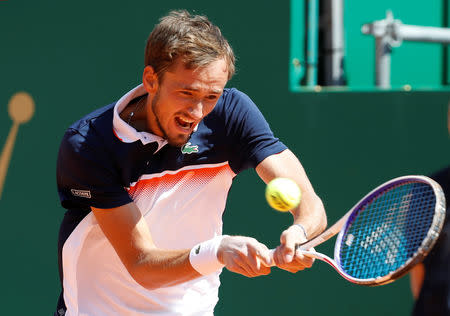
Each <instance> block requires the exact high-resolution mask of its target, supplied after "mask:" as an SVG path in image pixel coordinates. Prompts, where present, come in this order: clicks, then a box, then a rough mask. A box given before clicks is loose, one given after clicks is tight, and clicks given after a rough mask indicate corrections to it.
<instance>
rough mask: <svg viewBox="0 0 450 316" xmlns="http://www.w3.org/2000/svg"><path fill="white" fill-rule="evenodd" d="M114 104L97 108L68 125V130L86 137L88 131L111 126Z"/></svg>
mask: <svg viewBox="0 0 450 316" xmlns="http://www.w3.org/2000/svg"><path fill="white" fill-rule="evenodd" d="M115 104H116V103H115V102H114V103H111V104H108V105H105V106H103V107H101V108H98V109H96V110H94V111H92V112H90V113H89V114H87V115H85V116H83V117H82V118H81V119H79V120H78V121H76V122H74V123H73V124H72V125H70V127H69V129H71V130H76V131H77V132H78V133H80V134H82V135H84V136H87V133H88V131H89V130H90V129H92V128H95V129H103V128H107V127H108V126H112V122H113V111H114V106H115Z"/></svg>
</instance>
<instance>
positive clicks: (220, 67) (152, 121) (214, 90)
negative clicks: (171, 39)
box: [147, 59, 228, 147]
mask: <svg viewBox="0 0 450 316" xmlns="http://www.w3.org/2000/svg"><path fill="white" fill-rule="evenodd" d="M227 81H228V70H227V66H226V62H225V61H224V60H223V59H219V60H216V61H214V62H212V63H211V64H209V65H207V66H205V67H203V68H198V69H186V68H185V66H184V64H183V63H182V62H181V61H180V60H178V61H177V62H176V63H175V64H174V65H173V66H172V67H171V68H170V69H169V70H168V71H166V72H165V74H164V77H163V79H162V80H161V82H160V83H159V85H158V89H157V91H156V93H155V94H154V95H151V96H150V97H152V100H151V106H149V107H148V108H147V123H148V126H149V128H150V130H151V131H152V132H153V133H154V134H156V135H159V136H162V137H164V138H165V139H167V140H168V142H169V144H171V145H173V146H178V147H181V146H183V145H184V144H185V143H186V142H187V141H188V139H189V137H190V135H191V134H192V132H193V130H194V128H195V127H196V126H197V124H198V123H200V121H201V120H202V119H203V118H204V117H205V116H206V115H208V114H209V113H210V112H211V111H212V110H213V109H214V106H215V105H216V103H217V101H218V99H219V97H220V95H221V94H222V92H223V89H224V87H225V84H226V83H227Z"/></svg>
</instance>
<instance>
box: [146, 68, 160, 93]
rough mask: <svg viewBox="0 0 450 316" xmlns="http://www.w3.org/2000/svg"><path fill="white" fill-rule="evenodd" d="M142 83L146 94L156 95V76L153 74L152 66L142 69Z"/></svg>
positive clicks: (157, 83)
mask: <svg viewBox="0 0 450 316" xmlns="http://www.w3.org/2000/svg"><path fill="white" fill-rule="evenodd" d="M142 83H143V84H144V87H145V90H147V92H148V93H150V94H154V93H156V91H158V85H159V82H158V74H157V73H156V72H155V70H154V69H153V67H152V66H146V67H145V68H144V74H143V75H142Z"/></svg>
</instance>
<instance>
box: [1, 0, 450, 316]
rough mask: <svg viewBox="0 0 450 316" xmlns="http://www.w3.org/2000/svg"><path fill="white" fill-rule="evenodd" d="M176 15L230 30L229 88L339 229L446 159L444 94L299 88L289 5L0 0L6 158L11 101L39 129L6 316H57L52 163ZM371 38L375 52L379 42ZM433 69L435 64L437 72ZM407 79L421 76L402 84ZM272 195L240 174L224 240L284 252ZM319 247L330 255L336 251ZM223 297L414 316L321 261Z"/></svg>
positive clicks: (400, 290)
mask: <svg viewBox="0 0 450 316" xmlns="http://www.w3.org/2000/svg"><path fill="white" fill-rule="evenodd" d="M391 2H392V1H391ZM391 2H390V3H391ZM352 3H353V4H354V6H350V5H351V4H352ZM355 3H356V4H355ZM358 3H359V2H357V1H355V0H353V1H346V15H347V16H358V18H359V19H361V20H364V22H366V21H372V20H375V19H380V18H382V17H383V16H384V8H383V6H382V4H385V5H386V2H381V4H380V3H377V8H379V9H377V10H371V9H370V8H368V6H370V5H374V4H369V3H367V4H365V5H362V4H359V5H358ZM394 3H402V4H403V5H404V6H400V5H398V7H399V8H398V9H396V10H395V11H394V14H395V13H396V12H397V11H398V15H399V17H402V15H401V13H400V11H401V10H405V11H406V9H404V7H405V6H406V5H407V4H408V3H410V1H406V0H405V1H400V0H398V1H394ZM349 6H350V7H349ZM415 7H416V10H421V7H419V6H418V5H417V6H415ZM176 8H187V9H191V10H195V11H196V12H197V13H202V14H206V15H208V16H209V17H210V18H211V19H212V20H213V21H214V22H215V23H217V24H218V25H220V26H221V28H222V31H223V33H224V34H225V36H226V37H227V38H228V39H229V40H230V42H231V44H232V46H233V47H234V49H235V52H236V55H237V56H238V60H237V70H238V71H237V74H236V76H235V77H234V78H233V79H232V81H231V82H230V83H229V86H236V87H238V88H239V89H241V90H243V91H245V92H246V93H247V94H248V95H250V96H251V97H252V99H253V100H254V101H255V102H256V103H257V104H258V106H259V107H260V108H261V111H262V112H263V113H264V114H265V116H266V117H267V119H268V120H269V121H270V124H271V127H272V129H273V130H274V132H275V133H276V135H277V136H279V137H280V138H281V139H282V140H283V141H284V142H285V143H286V144H287V145H288V146H289V147H290V148H291V149H292V150H293V151H294V152H295V153H296V154H297V155H298V156H299V158H300V160H301V161H302V163H303V165H304V167H305V168H306V170H307V173H308V175H309V176H310V179H311V181H312V183H313V185H314V187H315V189H316V190H317V192H318V193H319V195H320V196H321V197H322V199H323V201H324V203H325V206H326V209H327V212H328V220H329V223H332V222H333V221H334V220H336V219H337V218H338V217H340V215H342V214H343V213H344V212H345V211H346V210H347V209H348V208H350V207H351V206H352V205H353V204H354V203H355V202H356V201H357V200H358V199H359V198H360V197H361V196H362V195H363V194H365V193H366V192H367V191H368V190H370V189H371V188H373V187H374V186H376V185H378V184H380V183H381V182H383V181H386V180H388V179H389V178H392V177H396V176H400V175H405V174H429V173H430V172H432V171H434V170H437V169H439V168H441V167H444V166H445V165H447V164H448V163H449V157H450V146H449V139H448V134H447V130H446V110H447V103H448V101H449V99H450V93H449V92H448V91H446V90H442V89H441V90H436V89H429V90H428V91H423V90H422V91H415V90H414V89H413V91H411V92H402V91H387V92H375V91H373V90H372V89H367V91H359V92H331V91H328V92H321V93H313V92H302V93H297V92H291V91H290V89H289V83H290V81H289V65H290V58H291V55H290V54H291V53H290V52H291V50H290V47H291V46H290V45H291V43H290V16H291V12H290V3H289V2H288V1H278V2H276V3H275V2H273V1H268V0H265V1H262V0H261V1H254V2H253V1H249V2H243V1H237V0H230V1H228V2H226V3H224V2H222V3H212V2H210V1H205V0H201V1H194V2H192V3H189V4H186V2H185V1H180V0H177V1H166V2H165V3H164V4H160V3H159V4H155V3H152V2H150V1H127V2H122V1H96V2H91V1H77V2H63V1H49V0H47V1H45V0H41V1H19V0H8V1H0V43H1V44H0V45H1V46H0V47H1V49H0V146H1V147H0V148H3V146H4V145H2V144H4V142H5V141H6V138H7V136H8V134H9V132H10V130H11V127H12V121H11V119H10V117H9V115H8V112H7V104H8V101H9V99H10V97H11V96H12V95H13V94H15V93H16V92H18V91H26V92H28V93H29V94H30V95H31V96H32V97H33V99H34V101H35V104H36V111H35V114H34V116H33V118H32V119H31V121H30V122H28V123H26V124H22V125H20V127H19V131H18V136H17V139H16V142H15V146H14V151H13V153H12V159H11V161H10V163H9V168H8V173H7V176H6V180H5V186H4V189H3V194H2V195H1V199H0V211H1V213H2V216H3V218H2V221H1V226H2V229H1V230H0V241H1V245H2V248H1V249H2V250H3V251H2V256H1V258H2V259H1V268H2V271H3V277H2V287H3V290H2V293H3V295H2V305H1V310H2V312H3V314H5V315H8V314H13V313H15V314H17V315H50V314H51V313H52V312H53V310H54V306H55V304H56V299H57V295H58V293H59V281H58V274H57V261H56V260H57V257H56V240H57V231H58V225H59V222H60V220H61V219H62V216H63V213H64V210H63V209H62V208H61V207H60V206H59V201H58V196H57V193H56V184H55V161H56V155H57V150H58V145H59V142H60V140H61V137H62V135H63V132H64V130H65V129H66V128H67V126H68V125H69V124H70V123H71V122H73V121H74V120H76V119H78V118H79V117H81V116H82V115H83V114H86V113H88V112H90V111H91V110H93V109H95V108H97V107H99V106H101V105H104V104H108V103H110V102H112V101H114V100H116V99H117V98H119V97H120V96H122V95H123V94H124V93H125V92H126V91H128V90H129V89H130V88H132V87H134V86H135V85H137V84H138V83H139V80H140V77H141V71H142V68H143V67H142V65H143V51H144V45H145V40H146V37H147V35H148V33H149V32H150V30H151V29H152V27H153V25H154V24H155V23H156V22H157V19H158V17H160V16H161V15H163V14H165V13H167V12H168V11H169V10H170V9H176ZM407 10H408V11H406V12H410V11H411V10H413V9H412V6H411V7H409V8H407ZM417 14H418V13H417ZM404 22H405V23H409V22H410V21H407V20H406V19H405V21H404ZM431 22H433V21H431ZM413 23H415V22H414V21H411V24H413ZM419 23H421V22H420V21H419V22H417V24H419ZM347 36H348V37H349V38H348V45H347V55H348V57H347V60H346V63H347V65H348V68H347V70H348V74H349V78H350V80H351V83H352V84H353V83H355V84H360V85H361V86H370V85H371V79H370V78H372V75H373V65H372V62H371V61H372V59H370V58H369V56H366V57H367V58H368V60H367V62H363V61H362V57H358V56H363V55H366V54H367V55H368V53H367V52H366V51H365V50H362V49H360V47H359V46H358V45H363V43H362V40H363V39H359V35H357V34H354V35H352V34H351V33H349V34H348V35H347ZM351 40H352V41H353V42H352V44H350V41H351ZM358 41H361V44H358ZM364 41H365V43H366V44H364V45H366V46H367V45H370V44H368V42H370V41H371V39H370V38H365V39H364ZM402 49H403V48H402ZM430 54H431V53H430ZM437 54H438V53H437ZM404 58H409V59H410V60H411V62H413V61H414V60H415V56H412V57H404ZM352 61H353V62H355V63H357V64H353V65H351V63H352ZM395 62H396V61H395V60H393V63H395ZM399 63H400V62H399ZM393 67H397V66H393ZM429 67H430V68H432V67H439V65H437V66H436V63H434V62H431V63H430V66H429ZM352 69H353V70H352ZM433 69H434V68H433ZM433 71H437V70H436V69H434V70H430V76H432V72H433ZM393 72H394V70H393ZM427 76H428V75H427ZM433 76H434V75H433ZM409 77H411V78H418V77H417V76H415V75H413V74H410V73H405V74H404V78H406V79H408V78H409ZM358 78H359V79H358ZM402 78H403V77H402ZM433 78H434V77H433ZM406 79H405V80H406ZM411 80H412V79H411ZM414 80H416V79H414ZM433 80H435V79H432V81H430V82H431V85H434V83H435V81H433ZM436 80H437V79H436ZM427 82H428V81H427ZM424 84H426V82H425V81H424ZM413 88H414V86H413ZM2 154H3V152H2ZM263 196H264V184H263V183H262V181H261V180H259V179H258V177H257V176H256V174H255V172H254V171H247V172H244V173H243V174H242V175H241V176H239V177H238V178H237V179H236V180H235V182H234V185H233V187H232V189H231V192H230V199H229V202H228V204H227V209H226V212H225V216H224V222H225V226H224V229H225V233H228V234H242V235H250V236H254V237H256V238H258V239H260V240H261V241H263V242H265V243H266V244H267V245H268V246H269V247H275V246H276V245H277V241H278V239H279V235H280V233H281V231H282V230H283V229H284V228H285V227H286V226H287V225H289V223H290V216H288V215H286V214H282V213H277V212H275V211H272V210H271V209H270V208H269V207H268V206H267V205H266V203H265V201H264V198H263ZM320 249H321V250H324V251H325V252H327V251H331V250H332V245H324V246H322V247H321V248H320ZM220 296H221V300H220V302H219V304H218V306H217V308H216V315H218V316H224V315H268V316H273V315H288V314H290V315H292V314H293V315H297V314H298V315H328V314H331V313H333V315H362V314H364V315H367V316H369V315H379V314H383V315H386V316H387V315H396V316H398V315H408V313H409V311H410V308H411V304H412V298H411V295H410V291H409V287H408V278H407V277H405V278H403V279H401V280H400V281H398V282H396V283H393V284H390V285H386V286H383V287H379V288H365V287H360V286H356V285H351V284H349V283H347V282H346V281H344V280H343V279H341V278H340V277H339V276H338V275H337V274H336V273H335V272H334V271H333V270H332V269H331V268H330V267H328V266H327V265H325V264H323V263H321V262H317V263H316V264H315V265H314V267H313V268H312V269H310V270H308V271H305V272H302V273H298V274H296V275H292V274H290V273H288V272H284V271H280V270H276V269H274V270H273V272H272V274H271V275H269V276H265V277H260V278H256V279H248V278H245V277H242V276H240V275H235V274H232V273H230V272H228V271H225V272H224V273H223V277H222V287H221V291H220ZM343 301H346V302H348V303H345V304H343V303H342V302H343ZM380 302H382V303H380Z"/></svg>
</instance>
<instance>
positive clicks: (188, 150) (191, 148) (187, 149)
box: [181, 142, 198, 154]
mask: <svg viewBox="0 0 450 316" xmlns="http://www.w3.org/2000/svg"><path fill="white" fill-rule="evenodd" d="M181 152H182V153H183V154H192V153H198V146H197V145H192V144H191V143H190V142H187V143H186V144H184V146H183V147H181Z"/></svg>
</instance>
